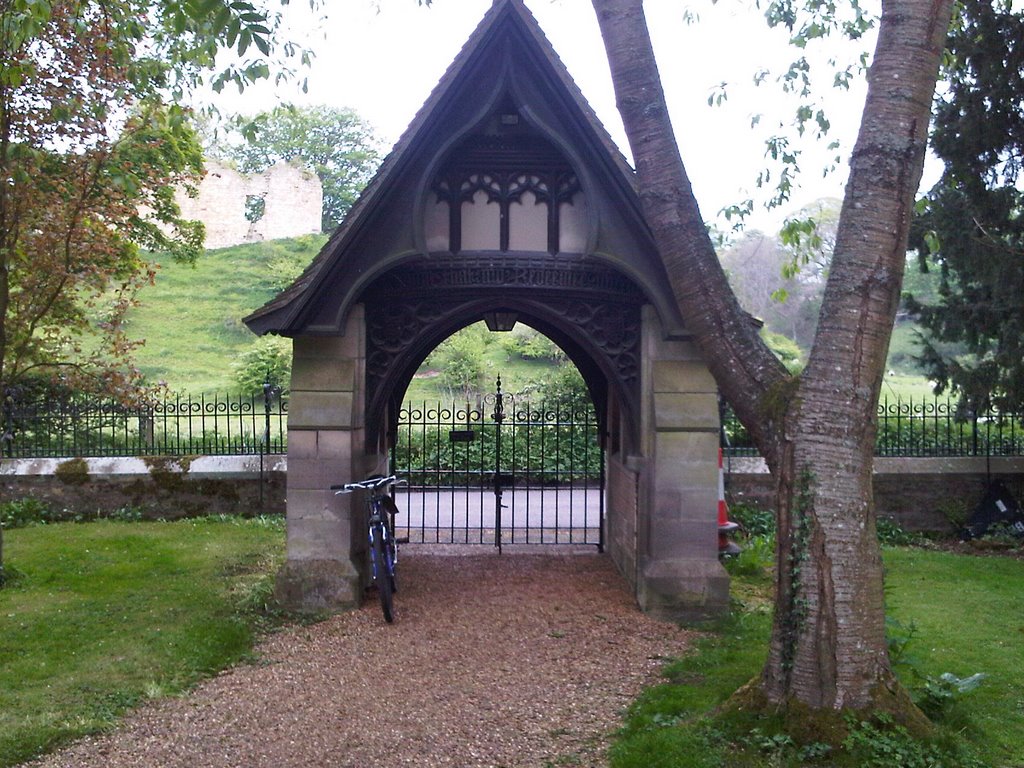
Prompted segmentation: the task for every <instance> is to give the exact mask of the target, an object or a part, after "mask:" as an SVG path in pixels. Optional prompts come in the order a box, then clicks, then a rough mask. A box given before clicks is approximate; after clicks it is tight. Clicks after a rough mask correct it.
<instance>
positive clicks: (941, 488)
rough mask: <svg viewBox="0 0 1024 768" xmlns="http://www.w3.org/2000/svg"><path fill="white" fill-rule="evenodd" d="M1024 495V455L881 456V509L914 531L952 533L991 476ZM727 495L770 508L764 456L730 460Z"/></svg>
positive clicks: (878, 466)
mask: <svg viewBox="0 0 1024 768" xmlns="http://www.w3.org/2000/svg"><path fill="white" fill-rule="evenodd" d="M997 478H998V479H1001V480H1002V481H1003V482H1004V483H1006V486H1007V488H1009V489H1010V492H1011V493H1013V495H1014V497H1016V498H1017V499H1018V500H1024V458H1003V457H993V458H991V459H985V457H980V458H973V457H972V458H913V459H910V458H907V459H892V458H878V459H876V460H875V509H876V511H877V513H878V515H879V516H882V517H889V518H892V519H893V520H895V521H896V522H897V523H899V524H900V525H901V526H902V527H903V528H905V529H907V530H910V531H928V532H936V533H949V532H953V531H955V530H957V529H958V528H959V524H958V523H957V522H956V521H957V520H960V521H963V520H965V519H966V518H967V517H970V515H971V513H972V512H973V511H974V508H975V507H976V506H977V504H978V502H979V501H981V497H982V496H983V495H984V493H985V488H986V487H987V485H988V483H989V482H990V481H991V480H995V479H997ZM725 488H726V500H727V501H728V502H729V503H739V502H747V503H753V504H757V505H758V506H762V507H764V508H766V509H770V508H771V506H772V504H773V499H772V493H773V486H772V480H771V477H770V476H769V474H768V469H767V467H766V466H765V463H764V461H763V460H762V459H759V458H732V459H728V458H727V459H726V461H725Z"/></svg>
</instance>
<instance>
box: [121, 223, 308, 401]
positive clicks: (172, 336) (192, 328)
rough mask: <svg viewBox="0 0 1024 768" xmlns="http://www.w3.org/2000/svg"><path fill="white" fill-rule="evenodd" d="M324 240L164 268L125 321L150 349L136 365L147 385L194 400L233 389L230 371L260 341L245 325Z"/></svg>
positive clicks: (250, 248) (232, 251) (222, 252)
mask: <svg viewBox="0 0 1024 768" xmlns="http://www.w3.org/2000/svg"><path fill="white" fill-rule="evenodd" d="M326 240H327V236H326V235H307V236H304V237H299V238H295V239H290V240H274V241H269V242H263V243H253V244H251V245H241V246H236V247H234V248H222V249H219V250H216V251H207V252H206V254H205V255H204V256H203V257H202V258H201V259H200V260H199V261H198V263H197V264H196V266H195V267H189V266H187V265H183V264H173V263H168V264H162V266H161V269H160V270H159V272H158V274H157V278H156V283H155V284H154V285H152V286H147V287H146V288H144V289H143V290H142V291H141V292H140V294H139V300H140V302H141V306H140V307H138V308H137V309H136V310H134V311H133V312H132V314H131V315H130V316H129V319H128V324H129V325H128V328H129V332H130V333H131V334H132V335H133V336H134V337H135V338H138V339H144V340H145V342H146V343H145V345H144V346H143V347H142V348H141V349H140V350H139V352H138V354H137V360H138V364H139V367H140V369H141V370H142V371H143V372H144V373H145V374H146V378H147V380H148V381H151V382H157V381H165V382H167V384H168V386H169V387H170V388H171V389H172V390H174V391H187V392H192V393H196V394H198V393H200V392H226V391H228V390H233V389H235V388H236V387H235V385H234V381H233V378H232V374H233V364H234V362H235V360H236V359H237V357H238V356H239V355H240V354H241V353H243V352H244V351H245V350H246V349H248V348H249V347H251V346H252V344H253V343H254V342H255V341H256V337H255V336H254V335H253V334H252V333H251V332H250V331H249V329H248V328H246V327H245V326H244V325H243V324H242V318H243V317H245V316H246V315H248V314H249V313H250V312H252V311H253V310H255V309H257V308H259V307H260V306H262V305H263V304H264V303H266V302H267V301H268V300H269V299H271V298H273V296H274V295H275V294H276V293H277V292H278V290H280V288H282V287H283V286H284V285H287V284H288V282H290V280H291V279H292V278H293V277H294V276H296V275H297V274H298V273H299V271H301V269H302V268H304V267H305V266H306V264H308V263H309V262H310V261H312V259H313V257H314V256H315V255H316V254H317V252H318V251H319V250H320V247H321V246H322V245H323V244H324V243H325V242H326ZM157 261H158V262H159V261H160V260H159V257H157Z"/></svg>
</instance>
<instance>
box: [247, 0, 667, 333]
mask: <svg viewBox="0 0 1024 768" xmlns="http://www.w3.org/2000/svg"><path fill="white" fill-rule="evenodd" d="M464 259H470V260H471V261H474V262H480V260H481V259H482V260H485V261H487V262H488V263H489V264H492V265H493V264H495V263H497V262H496V261H495V260H497V261H500V262H501V263H502V264H503V265H504V267H506V268H511V267H513V266H518V265H521V264H527V265H535V264H536V263H537V259H545V260H550V261H553V262H556V263H555V264H554V265H552V264H550V263H548V262H545V263H544V264H543V267H544V270H546V272H551V271H552V269H551V268H552V266H553V267H554V268H555V269H556V271H557V270H558V269H561V267H562V266H564V267H565V269H564V270H562V271H565V272H566V274H575V273H576V272H575V271H574V269H575V268H574V267H573V265H575V264H577V263H580V264H584V265H585V266H584V269H583V272H584V273H593V272H595V270H594V266H595V265H601V266H602V268H606V269H607V268H611V269H613V270H615V271H617V272H619V273H621V274H622V275H623V276H625V277H627V278H628V279H629V280H631V281H632V282H633V283H634V284H635V286H636V287H637V288H638V289H639V291H640V293H642V294H643V295H644V296H645V297H646V301H648V302H650V303H652V304H654V306H655V307H656V309H657V311H658V313H659V315H660V316H661V317H662V320H663V322H664V325H665V327H666V328H671V329H673V332H678V331H679V329H680V328H681V321H679V320H678V312H677V310H676V308H675V303H674V299H673V297H672V296H671V294H670V292H669V291H668V290H667V281H666V280H665V277H664V272H663V267H662V265H661V262H660V259H659V258H658V255H657V252H656V250H655V248H654V245H653V242H652V240H651V238H650V233H649V231H648V230H647V228H646V225H645V224H644V222H643V217H642V214H641V212H640V206H639V200H638V199H637V197H636V194H635V191H634V189H633V187H632V174H631V171H630V170H629V168H628V165H626V163H625V161H624V160H623V159H622V157H621V155H620V154H619V153H618V152H617V151H616V150H615V148H614V146H613V145H612V142H611V140H610V139H609V138H608V135H607V133H606V132H605V131H604V129H603V128H602V127H601V126H600V123H599V122H598V121H597V119H596V117H595V116H594V114H593V112H592V111H591V110H590V108H589V106H588V105H587V104H586V102H585V100H584V99H583V97H582V94H580V93H579V91H578V89H576V86H575V84H573V83H572V80H571V78H570V77H569V75H568V73H567V72H565V69H564V67H563V66H562V64H561V62H560V61H558V58H557V56H556V55H555V53H554V51H553V50H552V49H551V48H550V44H549V43H548V42H547V41H546V40H545V39H544V37H543V33H542V32H541V31H540V29H539V27H537V25H536V21H535V20H534V19H533V18H532V16H530V15H529V11H527V10H526V9H525V7H524V6H523V5H522V2H521V0H498V2H496V3H495V4H494V6H493V7H492V9H491V10H490V11H489V12H488V15H487V17H485V19H484V21H483V22H481V25H480V26H479V27H478V29H477V31H476V32H474V35H473V37H471V38H470V40H469V41H468V42H467V45H466V47H465V48H464V49H463V51H462V52H461V53H460V54H459V56H458V57H457V58H456V60H455V62H453V64H452V66H451V67H450V69H449V71H448V72H447V73H446V75H445V76H444V78H442V80H441V82H440V83H439V84H438V87H437V88H436V89H435V92H434V93H433V94H432V96H431V98H430V99H429V100H428V101H427V103H426V104H425V105H424V107H423V109H422V110H421V111H420V113H419V114H418V115H417V117H416V118H415V119H414V121H413V123H412V124H411V125H410V127H409V130H408V131H407V132H406V134H405V135H404V136H403V137H402V139H400V140H399V142H398V144H397V145H396V147H395V149H394V150H393V151H392V153H391V154H390V155H389V157H388V158H387V159H386V160H385V162H384V164H383V165H382V167H381V170H380V172H379V173H378V175H377V177H376V178H375V179H374V181H373V182H371V184H370V186H369V187H368V188H367V190H366V191H365V192H364V194H363V195H362V197H361V198H360V200H359V201H358V202H357V203H356V205H355V206H354V207H353V209H352V211H351V212H350V214H349V216H348V217H347V218H346V220H345V222H344V223H343V224H342V225H341V227H339V229H338V230H337V231H336V232H335V234H334V236H333V237H332V238H331V240H330V241H329V242H328V243H327V245H326V246H325V247H324V249H323V250H322V251H321V253H320V254H319V255H318V256H317V258H316V260H315V261H314V262H313V264H312V265H311V266H310V268H309V269H308V270H307V271H306V273H304V274H303V275H302V276H301V277H300V278H299V279H298V280H297V281H296V282H295V283H294V284H293V285H292V286H291V287H290V288H288V289H287V290H286V291H284V292H283V293H282V294H280V295H279V296H278V297H277V298H276V299H274V300H272V301H271V302H269V303H268V304H267V305H266V306H265V307H263V308H262V309H260V310H258V311H257V312H255V313H254V314H253V315H251V316H250V317H249V318H246V323H247V324H248V325H249V327H250V328H251V329H253V330H254V331H255V332H257V333H266V332H268V331H269V332H276V333H281V334H283V335H287V336H295V335H300V334H334V333H339V332H341V331H342V329H343V328H344V324H345V318H346V316H347V314H348V312H349V311H350V309H351V308H352V307H353V306H354V305H355V304H357V303H359V302H360V301H363V300H364V297H365V296H366V295H367V291H371V290H372V289H373V285H374V284H375V283H376V282H377V281H378V280H380V279H383V278H384V277H385V276H386V275H387V274H388V273H391V272H393V271H394V270H405V269H414V270H415V269H422V268H425V267H426V266H427V265H428V264H434V265H437V264H439V263H440V262H442V261H446V262H447V263H449V264H453V265H455V266H461V262H462V260H464ZM524 259H525V260H526V261H524ZM581 259H582V261H581ZM453 260H454V261H453ZM511 262H515V264H512V263H511ZM531 268H532V267H531Z"/></svg>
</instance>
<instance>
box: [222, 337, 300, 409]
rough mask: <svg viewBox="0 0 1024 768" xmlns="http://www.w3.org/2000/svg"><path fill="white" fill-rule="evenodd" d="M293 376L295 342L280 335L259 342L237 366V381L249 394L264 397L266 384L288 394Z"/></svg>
mask: <svg viewBox="0 0 1024 768" xmlns="http://www.w3.org/2000/svg"><path fill="white" fill-rule="evenodd" d="M291 375H292V345H291V341H290V340H289V339H282V338H280V337H278V336H264V337H262V338H260V339H257V340H256V341H255V342H254V343H253V345H252V346H251V347H250V348H249V349H248V350H246V351H245V352H243V353H242V354H241V355H239V356H238V362H237V363H235V381H236V382H237V383H238V386H239V387H240V388H241V391H242V393H243V394H246V395H256V394H262V393H263V384H264V383H265V382H270V385H271V386H272V387H276V388H277V389H279V390H281V391H285V390H287V388H288V385H289V379H290V378H291Z"/></svg>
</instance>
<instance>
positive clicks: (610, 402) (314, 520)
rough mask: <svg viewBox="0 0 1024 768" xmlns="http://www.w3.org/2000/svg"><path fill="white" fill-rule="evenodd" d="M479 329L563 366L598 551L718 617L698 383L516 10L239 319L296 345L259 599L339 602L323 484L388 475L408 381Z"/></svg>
mask: <svg viewBox="0 0 1024 768" xmlns="http://www.w3.org/2000/svg"><path fill="white" fill-rule="evenodd" d="M481 319H487V320H488V321H489V322H496V323H498V324H501V323H508V322H513V321H514V322H520V323H525V324H527V325H529V326H532V327H533V328H535V329H537V330H539V331H541V332H542V333H544V334H545V335H547V336H548V337H550V338H551V339H552V340H553V341H555V342H556V343H557V344H558V345H559V346H560V347H561V348H562V349H563V350H565V352H566V353H567V354H568V356H569V357H570V358H571V359H572V361H573V362H574V363H575V364H576V366H577V368H578V369H579V370H580V372H581V373H582V375H583V377H584V379H585V381H586V383H587V386H588V388H589V390H590V393H591V396H592V398H593V401H594V404H595V406H596V413H597V421H598V428H599V430H600V433H601V436H602V438H603V443H604V447H605V453H604V462H605V466H604V489H603V493H604V498H603V505H602V509H603V512H604V520H603V525H604V530H603V531H602V542H603V544H604V545H605V548H606V550H607V551H608V552H609V553H610V555H611V557H612V558H613V559H614V561H615V563H616V564H617V566H618V568H619V570H620V571H621V572H622V574H623V575H624V576H625V577H626V579H627V580H628V581H629V583H630V584H631V585H632V587H633V588H634V589H635V592H636V596H637V599H638V601H639V602H640V605H641V606H642V607H643V608H644V609H645V610H647V611H649V612H651V613H654V614H657V615H662V616H666V617H672V618H683V617H690V618H692V617H696V616H703V615H708V614H712V613H716V612H719V611H721V610H723V609H724V608H725V606H726V605H727V601H728V577H727V575H726V573H725V571H724V570H723V568H722V567H721V565H720V564H719V562H718V543H717V479H718V478H717V472H718V462H717V456H718V454H717V450H718V439H719V438H718V428H719V421H718V407H717V388H716V386H715V383H714V381H713V380H712V378H711V376H710V374H709V373H708V371H707V369H706V367H705V365H704V363H703V362H702V360H701V357H700V354H699V353H698V351H697V350H696V348H695V347H694V346H693V344H692V343H691V341H690V335H689V334H688V333H687V330H686V328H685V327H684V326H683V324H682V321H681V320H680V315H679V312H678V310H677V307H676V304H675V300H674V298H673V296H672V294H671V291H670V289H669V287H668V280H667V278H666V275H665V272H664V268H663V266H662V264H661V261H660V258H659V255H658V252H657V250H656V248H655V247H654V244H653V242H652V239H651V237H650V234H649V232H648V229H647V227H646V225H645V223H644V220H643V217H642V215H641V213H640V205H639V201H638V199H637V195H636V191H635V188H634V180H633V173H632V170H631V169H630V167H629V166H628V164H627V163H626V161H625V160H624V158H623V157H622V156H621V155H620V153H619V152H618V150H617V149H616V148H615V146H614V145H613V143H612V141H611V139H610V138H609V136H608V135H607V133H606V132H605V130H604V128H603V127H602V126H601V125H600V123H599V122H598V120H597V119H596V117H595V116H594V113H593V112H592V110H591V109H590V107H589V105H588V104H587V103H586V101H585V100H584V98H583V96H582V95H581V93H580V92H579V90H578V89H577V87H576V85H575V84H574V83H573V81H572V79H571V77H570V76H569V74H568V72H567V71H566V70H565V68H564V66H563V65H562V64H561V62H560V61H559V59H558V57H557V56H556V54H555V52H554V50H553V49H552V48H551V46H550V44H549V43H548V41H547V39H546V38H545V37H544V35H543V33H542V32H541V30H540V28H539V26H538V25H537V23H536V21H535V20H534V19H533V17H532V16H531V15H530V13H529V11H528V10H527V9H526V8H525V6H524V5H523V3H522V2H521V0H497V1H496V2H495V3H494V5H493V6H492V8H491V9H490V11H489V12H488V13H487V15H486V16H485V17H484V19H483V20H482V22H481V23H480V25H479V26H478V27H477V29H476V31H475V32H474V33H473V35H472V36H471V38H470V39H469V41H468V42H467V43H466V45H465V47H464V48H463V50H462V51H461V53H460V54H459V55H458V57H457V58H456V59H455V61H454V62H453V63H452V65H451V66H450V68H449V69H448V71H447V73H446V74H445V75H444V77H443V78H442V79H441V81H440V82H439V83H438V85H437V87H436V88H435V90H434V92H433V93H432V94H431V96H430V98H429V99H428V101H427V103H426V104H425V105H424V106H423V108H422V109H421V110H420V112H419V113H418V114H417V116H416V117H415V119H414V120H413V122H412V124H411V125H410V126H409V128H408V130H407V131H406V133H405V134H404V135H403V136H402V138H401V139H400V140H399V142H398V143H397V144H396V146H395V148H394V150H393V151H392V152H391V154H390V155H389V156H388V157H387V159H386V160H385V161H384V163H383V165H382V166H381V168H380V171H379V172H378V174H377V176H376V177H375V178H374V180H373V181H372V182H371V184H370V185H369V186H368V187H367V189H366V190H365V192H364V193H363V195H362V197H361V198H360V199H359V201H358V202H357V203H356V205H355V206H354V207H353V208H352V210H351V212H350V213H349V215H348V217H347V218H346V220H345V221H344V222H343V223H342V225H341V226H340V227H339V228H338V230H337V231H336V232H335V233H334V235H333V236H332V237H331V239H330V241H329V242H328V243H327V244H326V245H325V246H324V248H323V250H322V251H321V252H320V254H319V255H318V256H317V257H316V259H315V260H314V261H313V263H312V264H311V265H310V267H309V268H308V269H307V270H306V271H305V273H304V274H303V275H302V276H301V277H300V278H299V279H298V280H296V282H295V283H294V284H293V285H292V286H291V287H289V288H288V289H287V290H285V291H284V292H283V293H281V294H280V295H279V296H278V297H277V298H275V299H274V300H273V301H271V302H270V303H268V304H267V305H266V306H264V307H263V308H261V309H260V310H258V311H257V312H255V313H254V314H252V315H251V316H250V317H248V318H246V323H247V324H248V325H249V327H250V328H251V329H253V330H254V331H255V332H257V333H260V334H263V333H277V334H281V335H284V336H288V337H291V338H292V339H293V344H294V346H293V349H294V361H293V373H292V394H291V402H290V414H289V424H288V430H289V442H288V491H287V499H288V501H287V504H288V513H287V514H288V559H287V562H286V564H285V566H284V567H283V569H282V571H281V573H280V574H279V577H278V584H277V591H278V596H279V597H280V598H281V599H283V600H284V601H285V602H286V603H287V604H289V605H291V606H292V607H293V608H297V609H300V610H323V609H337V608H343V607H348V606H352V605H354V604H356V603H357V602H358V600H359V599H360V596H361V593H362V587H363V583H364V578H365V575H364V574H363V573H362V571H363V570H364V566H363V562H364V557H363V554H362V549H363V547H364V544H363V531H362V529H361V527H360V523H359V520H358V519H356V518H355V517H354V516H357V515H358V514H359V509H358V505H356V504H351V501H350V497H347V496H341V497H336V496H334V495H333V494H331V493H330V491H328V490H327V488H328V486H329V485H331V484H332V483H337V482H341V481H344V480H348V479H355V478H361V477H363V476H365V475H367V474H369V473H371V472H373V471H381V470H385V469H386V468H387V461H388V457H389V454H390V451H391V449H392V447H393V444H394V441H395V440H396V436H397V434H398V430H397V424H398V421H399V417H400V407H401V403H402V398H403V395H404V393H405V391H406V388H407V386H408V384H409V382H410V380H411V378H412V376H413V373H414V372H415V371H416V369H417V368H418V366H419V365H420V363H421V362H422V361H423V360H424V358H425V357H426V356H427V354H428V353H429V352H430V351H431V350H432V349H433V348H434V347H435V346H436V345H437V344H438V343H439V342H441V341H442V340H443V339H445V338H446V337H447V336H449V335H450V334H451V333H453V332H454V331H456V330H458V329H459V328H462V327H464V326H466V325H468V324H470V323H472V322H476V321H478V320H481ZM350 505H351V506H350Z"/></svg>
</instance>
